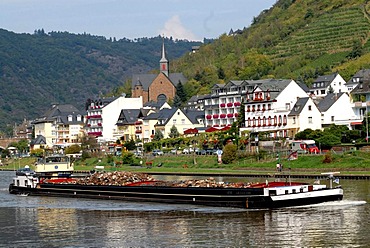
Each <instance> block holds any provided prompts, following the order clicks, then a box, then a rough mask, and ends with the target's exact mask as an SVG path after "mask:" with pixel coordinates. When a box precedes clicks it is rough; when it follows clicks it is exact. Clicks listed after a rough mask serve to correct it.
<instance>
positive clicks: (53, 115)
mask: <svg viewBox="0 0 370 248" xmlns="http://www.w3.org/2000/svg"><path fill="white" fill-rule="evenodd" d="M32 125H33V126H34V130H35V136H36V137H37V136H39V135H41V136H43V137H44V138H45V142H46V144H45V147H48V148H53V147H55V146H58V147H66V146H69V145H71V144H76V143H79V137H80V136H81V135H82V133H83V127H84V119H83V114H82V113H81V112H80V111H79V110H78V109H77V108H76V107H74V106H73V105H70V104H59V105H58V104H55V105H52V107H51V108H50V109H49V110H48V111H47V112H46V113H45V114H44V115H43V116H42V117H40V118H37V119H36V120H34V121H33V122H32Z"/></svg>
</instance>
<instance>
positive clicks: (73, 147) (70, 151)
mask: <svg viewBox="0 0 370 248" xmlns="http://www.w3.org/2000/svg"><path fill="white" fill-rule="evenodd" d="M80 151H81V146H80V145H77V144H74V145H70V146H68V147H67V148H66V149H65V150H64V153H65V154H76V153H80Z"/></svg>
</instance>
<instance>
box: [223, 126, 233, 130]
mask: <svg viewBox="0 0 370 248" xmlns="http://www.w3.org/2000/svg"><path fill="white" fill-rule="evenodd" d="M230 127H231V126H226V127H223V128H222V129H221V131H227V130H229V129H230Z"/></svg>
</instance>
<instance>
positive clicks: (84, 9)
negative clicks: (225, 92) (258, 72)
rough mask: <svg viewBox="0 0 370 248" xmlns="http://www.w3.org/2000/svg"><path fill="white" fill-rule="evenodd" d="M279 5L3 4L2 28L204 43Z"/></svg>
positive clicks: (226, 1)
mask: <svg viewBox="0 0 370 248" xmlns="http://www.w3.org/2000/svg"><path fill="white" fill-rule="evenodd" d="M276 1H277V0H0V28H2V29H5V30H8V31H12V32H15V33H31V34H32V33H33V32H34V31H35V30H37V29H44V31H45V32H46V33H48V32H51V31H61V32H64V31H66V32H69V33H74V34H82V33H88V34H91V35H98V36H105V37H106V38H110V37H111V38H116V39H117V40H118V39H122V38H128V39H135V38H142V37H148V38H150V37H155V36H158V35H164V36H166V37H171V36H172V37H173V38H174V39H187V40H190V41H202V40H203V39H204V38H218V37H219V36H220V35H222V34H224V33H229V31H230V29H233V30H234V31H235V30H237V29H243V28H244V27H248V26H249V25H250V24H251V22H252V20H253V17H255V16H258V15H259V13H260V12H261V11H262V10H264V9H269V8H271V7H272V5H273V4H275V2H276Z"/></svg>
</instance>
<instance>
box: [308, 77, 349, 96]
mask: <svg viewBox="0 0 370 248" xmlns="http://www.w3.org/2000/svg"><path fill="white" fill-rule="evenodd" d="M310 92H311V94H313V95H315V96H317V97H324V96H326V95H327V94H328V93H341V92H348V89H347V86H346V81H344V79H343V78H342V76H341V75H339V73H338V72H336V73H333V74H330V75H324V76H319V77H318V78H316V80H315V81H314V82H313V83H312V86H311V88H310Z"/></svg>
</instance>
